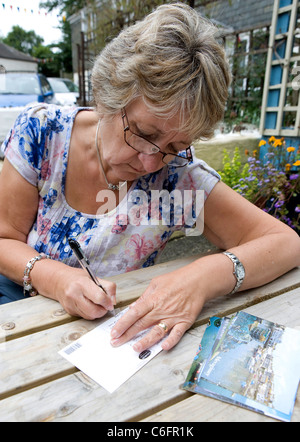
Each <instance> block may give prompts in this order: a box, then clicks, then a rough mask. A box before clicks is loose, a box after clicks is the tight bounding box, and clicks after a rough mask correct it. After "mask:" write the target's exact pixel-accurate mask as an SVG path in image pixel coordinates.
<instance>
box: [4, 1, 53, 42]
mask: <svg viewBox="0 0 300 442" xmlns="http://www.w3.org/2000/svg"><path fill="white" fill-rule="evenodd" d="M39 3H40V0H0V36H1V37H6V36H7V34H8V32H10V31H11V30H12V27H13V26H15V25H19V26H21V28H23V29H25V31H31V30H33V31H35V33H36V34H37V35H39V36H41V37H43V38H44V43H43V44H44V45H49V44H52V43H57V42H59V40H61V35H62V34H61V31H60V30H59V29H57V26H59V24H60V22H61V18H62V17H61V16H59V17H58V16H57V15H58V14H59V10H56V11H53V12H51V13H47V15H45V12H47V11H46V10H45V9H41V8H39ZM3 5H5V7H3ZM18 7H19V10H18V9H17V8H18ZM25 10H26V11H25ZM31 11H33V12H31Z"/></svg>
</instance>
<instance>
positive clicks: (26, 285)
mask: <svg viewBox="0 0 300 442" xmlns="http://www.w3.org/2000/svg"><path fill="white" fill-rule="evenodd" d="M44 258H50V256H48V255H45V253H41V254H40V255H38V256H36V257H35V258H32V259H31V260H30V261H28V263H27V264H26V267H25V270H24V276H23V293H24V296H27V295H29V296H36V295H37V294H38V292H37V290H35V289H34V288H33V287H32V285H31V279H30V272H31V270H32V269H33V266H34V264H35V263H36V262H37V261H40V260H41V259H44Z"/></svg>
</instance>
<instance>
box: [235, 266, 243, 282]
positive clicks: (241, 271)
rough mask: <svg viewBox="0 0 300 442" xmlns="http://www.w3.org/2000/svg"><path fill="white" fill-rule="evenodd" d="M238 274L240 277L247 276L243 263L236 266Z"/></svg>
mask: <svg viewBox="0 0 300 442" xmlns="http://www.w3.org/2000/svg"><path fill="white" fill-rule="evenodd" d="M236 276H237V278H238V279H243V278H244V276H245V269H244V267H243V266H242V265H237V267H236Z"/></svg>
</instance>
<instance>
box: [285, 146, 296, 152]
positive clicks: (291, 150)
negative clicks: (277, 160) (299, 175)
mask: <svg viewBox="0 0 300 442" xmlns="http://www.w3.org/2000/svg"><path fill="white" fill-rule="evenodd" d="M295 150H296V149H295V147H288V148H287V151H288V152H289V153H290V152H295Z"/></svg>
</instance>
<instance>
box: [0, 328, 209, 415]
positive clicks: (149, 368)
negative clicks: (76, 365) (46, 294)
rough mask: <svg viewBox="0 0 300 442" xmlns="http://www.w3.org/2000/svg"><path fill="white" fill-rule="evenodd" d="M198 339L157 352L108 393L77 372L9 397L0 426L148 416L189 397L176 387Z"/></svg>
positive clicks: (2, 408)
mask: <svg viewBox="0 0 300 442" xmlns="http://www.w3.org/2000/svg"><path fill="white" fill-rule="evenodd" d="M201 332H202V330H201ZM200 339H201V336H199V335H197V334H196V331H194V334H193V335H189V334H186V335H185V336H184V337H183V339H182V340H181V342H180V343H179V344H178V345H177V346H176V348H174V349H173V350H171V351H170V352H162V353H160V354H159V355H158V356H156V357H155V358H154V359H153V360H151V361H150V362H149V363H148V364H147V365H146V366H145V367H143V369H142V370H140V371H139V372H138V373H136V374H135V376H133V377H132V378H131V379H129V380H128V381H127V382H126V383H125V384H123V385H122V386H121V387H120V388H119V389H118V390H117V391H115V392H114V393H112V394H109V393H108V392H106V390H104V388H102V387H100V386H99V385H97V384H96V383H95V382H93V381H92V380H90V379H89V378H88V377H87V376H86V375H84V374H83V373H81V372H78V373H76V374H73V375H69V376H66V377H63V378H61V379H57V380H54V381H52V382H49V383H46V384H43V385H41V386H39V387H36V388H31V389H30V390H28V391H24V392H23V393H20V394H17V395H15V396H11V397H9V398H7V399H4V400H2V401H1V402H0V422H9V421H18V422H20V421H22V422H23V421H26V422H27V421H55V422H60V421H75V422H76V421H83V422H84V421H101V422H118V421H124V420H137V419H139V418H142V417H144V416H147V415H148V414H149V410H151V412H154V411H156V410H157V406H158V404H159V406H162V407H163V406H166V405H170V404H172V403H174V402H176V401H178V400H181V399H184V398H186V397H188V396H190V393H189V392H185V391H183V390H181V389H180V388H179V385H180V384H182V382H184V380H185V375H186V372H187V370H188V368H189V365H190V361H191V359H192V358H193V356H194V354H195V352H196V350H197V348H198V343H199V340H200ZM60 357H61V356H60ZM57 362H58V361H57ZM63 364H64V362H63ZM57 365H60V364H59V363H57ZM43 368H44V367H43V366H42V367H41V369H42V370H43ZM121 369H122V367H120V370H121Z"/></svg>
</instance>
